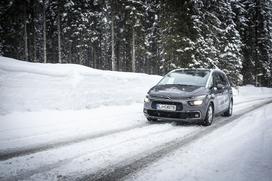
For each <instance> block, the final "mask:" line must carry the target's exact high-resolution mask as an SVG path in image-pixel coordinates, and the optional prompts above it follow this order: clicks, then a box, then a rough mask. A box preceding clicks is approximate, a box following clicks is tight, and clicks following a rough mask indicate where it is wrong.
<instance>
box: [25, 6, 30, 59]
mask: <svg viewBox="0 0 272 181" xmlns="http://www.w3.org/2000/svg"><path fill="white" fill-rule="evenodd" d="M26 6H27V4H26V3H25V9H24V11H25V12H24V14H25V19H24V41H25V60H26V61H28V58H29V57H28V35H27V23H28V22H27V21H28V19H27V12H26V8H27V7H26Z"/></svg>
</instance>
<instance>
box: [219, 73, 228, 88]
mask: <svg viewBox="0 0 272 181" xmlns="http://www.w3.org/2000/svg"><path fill="white" fill-rule="evenodd" d="M219 77H220V80H221V84H223V85H224V86H226V85H227V81H226V78H225V75H224V74H222V73H219Z"/></svg>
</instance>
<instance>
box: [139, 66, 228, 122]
mask: <svg viewBox="0 0 272 181" xmlns="http://www.w3.org/2000/svg"><path fill="white" fill-rule="evenodd" d="M232 108H233V95H232V89H231V86H230V83H229V80H228V78H227V76H226V75H225V73H224V72H223V71H221V70H218V69H177V70H173V71H171V72H169V73H168V74H166V75H165V76H164V77H163V78H162V79H161V80H160V81H159V83H158V84H157V85H155V86H154V87H152V88H151V89H150V90H149V91H148V94H147V95H146V97H145V99H144V110H143V111H144V114H145V116H146V118H147V120H149V121H158V120H171V121H185V122H197V123H202V124H203V125H205V126H209V125H211V124H212V122H213V119H214V116H215V115H224V116H231V115H232Z"/></svg>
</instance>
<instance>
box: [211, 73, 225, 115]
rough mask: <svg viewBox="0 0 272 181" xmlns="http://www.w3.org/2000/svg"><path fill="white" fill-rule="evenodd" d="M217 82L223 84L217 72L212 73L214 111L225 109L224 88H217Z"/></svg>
mask: <svg viewBox="0 0 272 181" xmlns="http://www.w3.org/2000/svg"><path fill="white" fill-rule="evenodd" d="M219 84H221V85H222V84H223V82H222V79H221V77H220V74H219V72H214V73H213V89H212V91H213V94H214V96H215V99H214V104H215V113H219V112H221V111H223V110H224V109H225V105H224V104H225V103H224V99H225V97H224V88H222V89H221V88H218V85H219Z"/></svg>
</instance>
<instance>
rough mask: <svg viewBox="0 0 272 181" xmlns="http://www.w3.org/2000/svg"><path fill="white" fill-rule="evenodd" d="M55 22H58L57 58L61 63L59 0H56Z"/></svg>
mask: <svg viewBox="0 0 272 181" xmlns="http://www.w3.org/2000/svg"><path fill="white" fill-rule="evenodd" d="M57 24H58V60H59V63H62V60H61V30H60V0H58V17H57Z"/></svg>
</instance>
